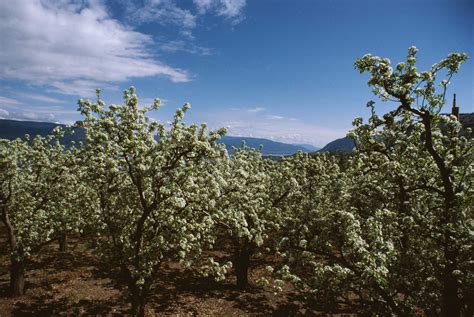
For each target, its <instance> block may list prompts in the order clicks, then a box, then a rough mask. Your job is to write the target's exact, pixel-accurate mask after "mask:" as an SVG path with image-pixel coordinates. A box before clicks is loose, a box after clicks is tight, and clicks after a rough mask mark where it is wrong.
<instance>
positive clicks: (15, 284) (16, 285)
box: [10, 255, 25, 297]
mask: <svg viewBox="0 0 474 317" xmlns="http://www.w3.org/2000/svg"><path fill="white" fill-rule="evenodd" d="M10 265H11V266H10V293H11V296H13V297H16V296H21V295H24V294H25V263H24V261H22V260H19V259H18V257H17V256H16V255H12V257H11V264H10Z"/></svg>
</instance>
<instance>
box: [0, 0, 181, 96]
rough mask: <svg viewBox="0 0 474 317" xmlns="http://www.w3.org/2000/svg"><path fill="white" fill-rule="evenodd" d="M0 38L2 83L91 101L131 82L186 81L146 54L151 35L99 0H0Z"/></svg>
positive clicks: (148, 53)
mask: <svg viewBox="0 0 474 317" xmlns="http://www.w3.org/2000/svg"><path fill="white" fill-rule="evenodd" d="M0 37H1V38H2V49H1V50H0V65H2V66H1V67H0V79H15V80H21V81H25V82H28V83H31V84H36V85H41V86H44V87H49V88H50V89H52V90H55V91H58V92H60V93H63V94H71V95H80V96H90V95H92V94H93V93H94V89H95V87H103V86H104V85H106V84H109V85H111V84H112V85H113V84H114V83H118V82H122V81H125V80H128V79H130V78H134V77H147V76H164V77H167V78H169V79H170V80H171V81H173V82H186V81H189V80H190V76H189V74H188V73H187V72H186V71H184V70H182V69H179V68H175V67H172V66H169V65H166V64H164V63H162V62H160V61H158V60H156V59H155V58H154V57H153V56H152V55H151V54H150V51H149V49H148V47H149V45H150V44H152V43H153V40H152V38H151V37H150V36H149V35H146V34H143V33H140V32H137V31H134V30H133V29H132V28H130V27H129V26H125V25H123V24H122V23H120V22H118V21H116V20H114V19H113V18H112V17H111V16H110V15H109V14H108V12H107V11H106V8H105V7H104V6H103V5H102V4H101V3H100V2H98V1H92V0H90V1H87V0H86V1H30V0H18V1H15V3H12V2H9V1H1V2H0Z"/></svg>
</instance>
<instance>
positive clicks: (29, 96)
mask: <svg viewBox="0 0 474 317" xmlns="http://www.w3.org/2000/svg"><path fill="white" fill-rule="evenodd" d="M18 95H19V96H21V97H23V98H27V99H31V100H37V101H41V102H46V103H54V104H64V103H65V101H64V100H60V99H56V98H53V97H49V96H44V95H37V94H25V93H19V94H18Z"/></svg>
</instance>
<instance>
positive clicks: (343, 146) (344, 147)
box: [318, 136, 355, 152]
mask: <svg viewBox="0 0 474 317" xmlns="http://www.w3.org/2000/svg"><path fill="white" fill-rule="evenodd" d="M354 147H355V143H354V140H353V139H352V138H350V137H347V136H346V137H344V138H340V139H337V140H334V141H332V142H329V143H328V144H326V146H325V147H323V148H322V149H321V150H319V151H318V152H352V150H353V149H354Z"/></svg>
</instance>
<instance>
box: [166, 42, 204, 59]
mask: <svg viewBox="0 0 474 317" xmlns="http://www.w3.org/2000/svg"><path fill="white" fill-rule="evenodd" d="M159 48H160V50H162V51H165V52H170V53H174V52H186V53H189V54H196V55H202V56H207V55H212V53H213V51H212V49H210V48H207V47H203V46H199V45H196V44H194V43H192V42H189V41H188V42H186V41H184V40H175V41H170V42H163V43H161V44H160V45H159Z"/></svg>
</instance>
